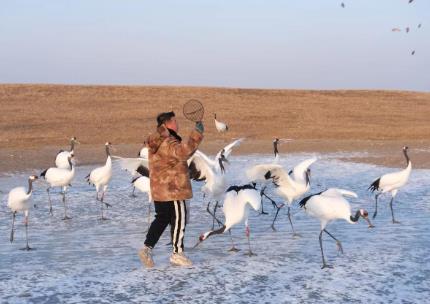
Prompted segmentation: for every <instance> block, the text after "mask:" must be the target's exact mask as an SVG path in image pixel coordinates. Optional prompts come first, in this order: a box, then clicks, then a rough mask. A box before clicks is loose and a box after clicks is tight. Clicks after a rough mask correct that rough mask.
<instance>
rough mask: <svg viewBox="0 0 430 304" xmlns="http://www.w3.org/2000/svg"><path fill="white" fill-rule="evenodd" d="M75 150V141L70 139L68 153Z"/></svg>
mask: <svg viewBox="0 0 430 304" xmlns="http://www.w3.org/2000/svg"><path fill="white" fill-rule="evenodd" d="M74 149H75V141H74V140H73V139H72V140H71V141H70V152H72V151H73V150H74Z"/></svg>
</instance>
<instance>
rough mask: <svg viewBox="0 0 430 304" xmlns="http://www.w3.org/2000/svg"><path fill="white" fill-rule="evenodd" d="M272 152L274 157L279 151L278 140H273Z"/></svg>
mask: <svg viewBox="0 0 430 304" xmlns="http://www.w3.org/2000/svg"><path fill="white" fill-rule="evenodd" d="M273 153H275V157H276V156H277V155H278V153H279V151H278V141H277V140H275V141H274V142H273Z"/></svg>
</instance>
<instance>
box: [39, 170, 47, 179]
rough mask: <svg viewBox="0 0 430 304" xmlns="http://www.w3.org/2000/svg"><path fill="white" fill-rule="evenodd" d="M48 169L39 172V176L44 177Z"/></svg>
mask: <svg viewBox="0 0 430 304" xmlns="http://www.w3.org/2000/svg"><path fill="white" fill-rule="evenodd" d="M47 171H48V169H46V170H44V171H43V172H42V173H40V177H43V178H45V175H46V172H47Z"/></svg>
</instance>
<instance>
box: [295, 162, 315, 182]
mask: <svg viewBox="0 0 430 304" xmlns="http://www.w3.org/2000/svg"><path fill="white" fill-rule="evenodd" d="M316 161H317V158H316V157H313V158H309V159H306V160H304V161H302V162H301V163H299V164H298V165H297V166H295V167H294V169H293V170H292V174H293V176H294V180H296V181H305V179H306V177H305V173H306V171H307V170H308V168H309V167H310V166H311V165H312V164H313V163H314V162H316Z"/></svg>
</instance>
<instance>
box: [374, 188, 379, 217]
mask: <svg viewBox="0 0 430 304" xmlns="http://www.w3.org/2000/svg"><path fill="white" fill-rule="evenodd" d="M380 195H381V193H378V194H376V195H375V213H373V218H375V217H376V215H377V214H378V197H379V196H380Z"/></svg>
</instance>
